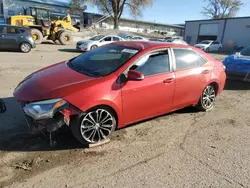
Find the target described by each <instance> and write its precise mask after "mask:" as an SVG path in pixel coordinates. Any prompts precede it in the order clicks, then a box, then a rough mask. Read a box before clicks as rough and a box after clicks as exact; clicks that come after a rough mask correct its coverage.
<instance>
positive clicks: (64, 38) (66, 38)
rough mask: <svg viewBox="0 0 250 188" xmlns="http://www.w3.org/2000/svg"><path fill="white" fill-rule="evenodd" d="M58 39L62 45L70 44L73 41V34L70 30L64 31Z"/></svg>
mask: <svg viewBox="0 0 250 188" xmlns="http://www.w3.org/2000/svg"><path fill="white" fill-rule="evenodd" d="M58 40H59V42H60V43H61V45H68V44H71V43H72V42H73V36H72V35H71V34H70V33H69V32H67V31H63V32H62V33H60V35H59V39H58Z"/></svg>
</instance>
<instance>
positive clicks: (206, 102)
mask: <svg viewBox="0 0 250 188" xmlns="http://www.w3.org/2000/svg"><path fill="white" fill-rule="evenodd" d="M214 100H215V91H214V88H213V87H212V86H207V87H206V88H205V90H204V91H203V95H202V104H203V106H204V107H205V108H207V109H209V108H211V107H212V106H213V103H214Z"/></svg>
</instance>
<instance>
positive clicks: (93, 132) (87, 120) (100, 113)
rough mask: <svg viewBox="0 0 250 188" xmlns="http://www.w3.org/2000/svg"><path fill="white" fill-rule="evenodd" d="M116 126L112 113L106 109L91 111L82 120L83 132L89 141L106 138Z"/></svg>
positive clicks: (94, 141) (93, 141)
mask: <svg viewBox="0 0 250 188" xmlns="http://www.w3.org/2000/svg"><path fill="white" fill-rule="evenodd" d="M114 128H115V122H114V119H113V117H112V115H111V114H110V113H109V112H108V111H107V110H104V109H97V110H96V111H91V112H89V113H88V114H87V115H86V116H85V117H84V118H83V120H82V123H81V134H82V137H83V138H84V139H85V140H86V141H88V142H89V143H97V142H100V141H102V140H104V139H106V138H107V137H108V136H109V135H110V134H111V132H112V131H113V130H114Z"/></svg>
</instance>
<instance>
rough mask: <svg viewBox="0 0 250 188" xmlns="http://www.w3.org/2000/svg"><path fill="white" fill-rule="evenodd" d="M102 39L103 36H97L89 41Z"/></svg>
mask: <svg viewBox="0 0 250 188" xmlns="http://www.w3.org/2000/svg"><path fill="white" fill-rule="evenodd" d="M103 37H105V36H104V35H97V36H94V37H92V38H90V39H89V40H94V41H98V40H100V39H102V38H103Z"/></svg>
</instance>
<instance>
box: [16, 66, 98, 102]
mask: <svg viewBox="0 0 250 188" xmlns="http://www.w3.org/2000/svg"><path fill="white" fill-rule="evenodd" d="M95 79H96V78H94V77H89V76H87V75H83V74H81V73H78V72H76V71H74V70H72V69H71V68H69V67H68V66H67V64H66V63H65V62H62V63H58V64H54V65H52V66H49V67H46V68H44V69H41V70H39V71H37V72H34V73H33V74H31V75H29V76H28V77H26V78H25V79H24V80H23V81H22V82H20V84H19V85H18V87H17V88H16V89H15V91H14V97H15V98H16V99H17V100H18V101H29V102H32V101H39V100H44V99H50V98H64V97H65V96H67V95H69V94H70V93H72V92H75V91H76V90H79V89H82V88H83V87H84V86H86V83H89V82H91V81H92V80H95Z"/></svg>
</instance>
